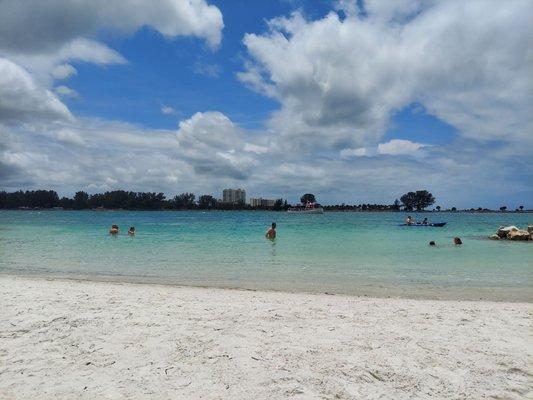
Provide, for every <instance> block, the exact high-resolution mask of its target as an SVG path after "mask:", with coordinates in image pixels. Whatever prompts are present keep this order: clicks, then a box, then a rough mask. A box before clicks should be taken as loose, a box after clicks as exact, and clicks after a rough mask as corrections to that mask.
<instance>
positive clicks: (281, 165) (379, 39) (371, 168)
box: [0, 0, 533, 208]
mask: <svg viewBox="0 0 533 400" xmlns="http://www.w3.org/2000/svg"><path fill="white" fill-rule="evenodd" d="M532 19H533V5H532V3H531V1H530V0H506V1H500V0H482V1H481V0H470V1H467V2H465V1H463V0H457V1H455V0H439V1H432V0H424V1H422V0H387V1H381V0H364V1H350V0H338V1H325V0H322V1H320V0H316V1H315V0H309V1H304V0H301V1H298V0H279V1H276V0H264V1H248V0H227V1H222V0H220V1H217V0H153V1H150V2H139V1H135V0H93V1H86V2H80V1H70V0H49V1H45V2H44V1H40V0H25V1H19V0H0V188H1V189H4V190H17V189H36V188H52V189H55V190H57V191H58V192H59V193H60V194H62V195H71V194H73V193H74V192H75V191H77V190H86V191H88V192H91V193H93V192H100V191H105V190H112V189H127V190H135V191H163V192H165V193H166V194H168V195H173V194H175V193H180V192H184V191H192V192H195V193H197V194H204V193H208V194H214V195H217V196H220V192H221V190H222V189H223V188H225V187H243V188H245V189H246V190H247V192H248V195H249V196H263V197H284V198H285V197H286V198H288V199H289V200H292V201H294V200H296V199H297V198H299V196H300V195H301V194H302V193H304V192H313V193H315V194H316V195H317V197H318V199H319V201H321V202H322V203H326V204H328V203H340V202H346V203H367V202H371V203H390V202H392V201H393V200H394V199H395V198H397V197H399V196H400V195H401V194H402V193H404V192H406V191H409V190H416V189H428V190H430V191H431V192H433V193H434V194H435V196H436V197H437V199H438V203H439V204H441V205H442V206H444V207H451V206H457V207H471V206H475V207H478V206H489V207H499V206H500V205H503V204H505V205H507V206H508V207H510V208H514V207H517V206H518V205H525V206H526V207H530V208H531V207H533V168H532V167H531V166H532V165H533V164H532V162H533V161H532V160H533V118H532V116H533V46H531V43H533V24H531V21H532Z"/></svg>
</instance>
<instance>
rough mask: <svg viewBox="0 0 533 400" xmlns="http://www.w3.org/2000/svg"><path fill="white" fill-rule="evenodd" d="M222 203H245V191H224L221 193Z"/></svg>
mask: <svg viewBox="0 0 533 400" xmlns="http://www.w3.org/2000/svg"><path fill="white" fill-rule="evenodd" d="M222 202H223V203H232V204H244V203H246V191H245V190H244V189H224V190H223V191H222Z"/></svg>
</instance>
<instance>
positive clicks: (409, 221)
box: [405, 215, 415, 225]
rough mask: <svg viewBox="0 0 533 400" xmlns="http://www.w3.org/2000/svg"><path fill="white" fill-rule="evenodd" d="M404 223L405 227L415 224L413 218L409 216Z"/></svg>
mask: <svg viewBox="0 0 533 400" xmlns="http://www.w3.org/2000/svg"><path fill="white" fill-rule="evenodd" d="M405 223H406V224H407V225H413V224H414V223H415V220H414V219H413V218H411V216H410V215H409V216H408V217H407V218H406V219H405Z"/></svg>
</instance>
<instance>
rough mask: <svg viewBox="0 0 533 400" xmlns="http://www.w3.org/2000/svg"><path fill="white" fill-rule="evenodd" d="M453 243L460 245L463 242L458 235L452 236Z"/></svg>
mask: <svg viewBox="0 0 533 400" xmlns="http://www.w3.org/2000/svg"><path fill="white" fill-rule="evenodd" d="M453 244H454V245H456V246H460V245H462V244H463V241H462V240H461V238H460V237H454V238H453Z"/></svg>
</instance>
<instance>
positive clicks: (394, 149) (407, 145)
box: [378, 139, 428, 155]
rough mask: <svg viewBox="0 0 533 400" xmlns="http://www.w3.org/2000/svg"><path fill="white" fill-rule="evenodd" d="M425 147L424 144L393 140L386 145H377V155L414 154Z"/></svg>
mask: <svg viewBox="0 0 533 400" xmlns="http://www.w3.org/2000/svg"><path fill="white" fill-rule="evenodd" d="M427 146H428V145H426V144H423V143H416V142H411V141H409V140H400V139H393V140H391V141H388V142H386V143H380V144H378V153H379V154H390V155H400V154H402V155H403V154H416V153H417V152H418V150H420V149H421V148H423V147H427Z"/></svg>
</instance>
